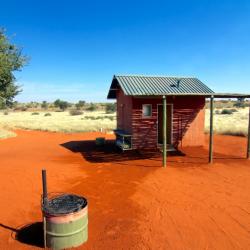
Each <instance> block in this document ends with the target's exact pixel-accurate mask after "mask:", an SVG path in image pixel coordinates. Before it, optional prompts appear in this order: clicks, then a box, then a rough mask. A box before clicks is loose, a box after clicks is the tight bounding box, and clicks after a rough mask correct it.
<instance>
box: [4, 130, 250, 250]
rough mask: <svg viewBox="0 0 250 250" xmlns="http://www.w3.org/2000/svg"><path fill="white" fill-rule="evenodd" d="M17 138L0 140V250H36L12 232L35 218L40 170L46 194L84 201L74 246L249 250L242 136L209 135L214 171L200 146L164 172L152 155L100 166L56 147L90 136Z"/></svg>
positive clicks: (21, 134) (249, 201)
mask: <svg viewBox="0 0 250 250" xmlns="http://www.w3.org/2000/svg"><path fill="white" fill-rule="evenodd" d="M17 133H18V136H17V137H16V138H9V139H6V140H1V141H0V169H1V170H0V171H1V175H0V249H36V248H37V247H36V246H34V245H37V242H36V241H35V240H34V239H32V237H33V236H32V235H31V234H28V242H27V239H26V240H23V239H22V240H21V241H23V242H26V243H28V244H25V243H21V242H20V241H18V240H15V233H14V232H13V230H14V229H16V228H20V227H21V226H23V225H27V224H29V223H35V222H39V221H41V212H40V195H41V192H42V188H41V169H42V168H46V169H47V174H48V186H49V187H48V188H49V191H54V192H57V191H58V192H61V191H66V192H73V193H77V194H80V195H83V196H85V197H87V198H88V201H89V240H88V243H87V244H85V245H83V246H82V247H80V248H79V249H91V250H93V249H102V250H104V249H108V250H110V249H178V250H179V249H220V250H221V249H250V192H249V190H250V161H248V160H245V159H243V158H244V156H245V148H246V139H245V138H240V137H230V136H215V151H216V158H217V159H215V163H214V164H213V166H209V165H208V164H207V163H206V162H207V151H206V150H205V149H202V148H185V149H184V152H185V153H186V156H184V157H183V156H172V157H169V158H168V165H169V167H168V168H166V169H163V168H161V167H160V165H161V159H160V158H159V157H158V158H151V159H144V160H138V159H137V160H135V159H127V158H125V160H121V159H122V158H121V157H120V156H119V155H116V154H109V155H108V156H107V157H105V158H103V162H102V158H100V157H102V156H103V155H101V154H95V153H92V152H91V151H89V152H83V153H79V152H72V151H71V150H69V149H67V148H66V147H63V146H60V144H62V143H66V142H69V141H77V140H78V141H79V140H91V139H94V138H95V137H96V136H98V135H99V134H97V133H83V134H61V133H48V132H35V131H17ZM109 137H111V136H109ZM71 144H72V143H69V145H71ZM75 144H77V143H75ZM75 144H74V143H73V145H75ZM66 145H68V144H66ZM75 151H81V146H78V148H76V150H75ZM31 228H32V227H31ZM19 240H20V239H19ZM32 241H33V242H32ZM38 245H39V244H38Z"/></svg>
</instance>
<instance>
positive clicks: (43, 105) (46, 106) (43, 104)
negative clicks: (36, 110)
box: [41, 101, 48, 110]
mask: <svg viewBox="0 0 250 250" xmlns="http://www.w3.org/2000/svg"><path fill="white" fill-rule="evenodd" d="M41 107H42V108H43V109H45V110H46V109H48V103H47V102H46V101H43V102H42V104H41Z"/></svg>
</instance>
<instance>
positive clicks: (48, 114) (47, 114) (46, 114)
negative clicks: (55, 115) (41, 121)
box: [44, 113, 52, 116]
mask: <svg viewBox="0 0 250 250" xmlns="http://www.w3.org/2000/svg"><path fill="white" fill-rule="evenodd" d="M44 116H52V115H51V114H50V113H45V114H44Z"/></svg>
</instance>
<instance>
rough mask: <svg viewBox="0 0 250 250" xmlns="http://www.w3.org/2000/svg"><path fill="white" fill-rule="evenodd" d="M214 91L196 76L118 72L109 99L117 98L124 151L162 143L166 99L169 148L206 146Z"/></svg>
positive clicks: (121, 143) (121, 141)
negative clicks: (209, 105) (207, 113)
mask: <svg viewBox="0 0 250 250" xmlns="http://www.w3.org/2000/svg"><path fill="white" fill-rule="evenodd" d="M213 93H214V92H213V91H212V90H211V89H209V88H208V87H207V86H206V85H205V84H203V83H202V82H201V81H200V80H198V79H197V78H192V77H163V76H117V75H115V76H114V77H113V80H112V83H111V87H110V89H109V93H108V99H116V100H117V129H116V130H115V133H116V136H117V139H116V143H117V145H118V146H119V147H121V148H122V149H123V150H129V149H157V148H159V147H161V146H162V142H163V98H165V99H166V120H165V121H166V137H167V139H166V140H167V149H168V150H175V149H177V148H178V147H179V146H201V145H203V144H204V121H205V98H206V96H211V94H213Z"/></svg>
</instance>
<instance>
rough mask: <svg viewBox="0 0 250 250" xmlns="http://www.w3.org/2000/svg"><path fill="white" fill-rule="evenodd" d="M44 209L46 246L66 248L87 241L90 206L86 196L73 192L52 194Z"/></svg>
mask: <svg viewBox="0 0 250 250" xmlns="http://www.w3.org/2000/svg"><path fill="white" fill-rule="evenodd" d="M50 196H51V195H50ZM42 210H43V216H44V241H45V244H44V245H45V246H46V247H48V248H51V249H65V248H71V247H77V246H80V245H81V244H83V243H84V242H86V241H87V239H88V207H87V200H86V199H85V198H83V197H80V196H77V195H72V194H57V195H52V196H51V197H50V198H48V199H47V201H44V203H43V205H42Z"/></svg>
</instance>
